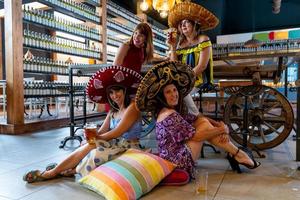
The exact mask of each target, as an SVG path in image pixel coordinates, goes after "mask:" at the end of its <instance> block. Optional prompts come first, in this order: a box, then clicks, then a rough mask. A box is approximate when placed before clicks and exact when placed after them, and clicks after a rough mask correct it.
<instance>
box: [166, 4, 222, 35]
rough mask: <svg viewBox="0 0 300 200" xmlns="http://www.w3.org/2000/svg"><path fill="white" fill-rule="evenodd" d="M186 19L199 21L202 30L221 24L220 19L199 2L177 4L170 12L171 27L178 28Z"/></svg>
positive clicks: (169, 21)
mask: <svg viewBox="0 0 300 200" xmlns="http://www.w3.org/2000/svg"><path fill="white" fill-rule="evenodd" d="M184 19H189V20H193V21H195V22H198V23H199V24H200V28H201V30H202V31H206V30H210V29H213V28H215V27H216V26H217V25H218V24H219V19H218V18H217V17H216V16H215V15H214V14H212V13H211V12H210V11H208V10H207V9H206V8H204V7H202V6H200V5H199V4H195V3H191V2H182V3H178V4H175V6H174V7H173V8H172V9H171V10H170V12H169V17H168V24H169V27H174V28H177V27H178V24H179V22H181V21H182V20H184Z"/></svg>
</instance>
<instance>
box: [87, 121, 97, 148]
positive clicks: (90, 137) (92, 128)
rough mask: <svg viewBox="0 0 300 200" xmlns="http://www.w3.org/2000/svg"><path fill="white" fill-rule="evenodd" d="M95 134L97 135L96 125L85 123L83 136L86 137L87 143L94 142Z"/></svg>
mask: <svg viewBox="0 0 300 200" xmlns="http://www.w3.org/2000/svg"><path fill="white" fill-rule="evenodd" d="M96 135H97V125H96V124H94V123H87V124H86V125H85V126H84V136H85V138H86V141H87V142H88V143H89V144H95V141H96Z"/></svg>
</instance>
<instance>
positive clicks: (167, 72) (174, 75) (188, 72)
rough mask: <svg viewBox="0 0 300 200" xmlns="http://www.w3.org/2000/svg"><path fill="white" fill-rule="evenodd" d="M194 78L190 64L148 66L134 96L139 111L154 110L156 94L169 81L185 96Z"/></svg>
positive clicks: (157, 102)
mask: <svg viewBox="0 0 300 200" xmlns="http://www.w3.org/2000/svg"><path fill="white" fill-rule="evenodd" d="M195 79H196V78H195V74H194V72H193V70H192V69H191V68H190V66H188V65H186V64H183V63H181V62H175V61H168V62H163V63H160V64H157V65H155V66H153V67H151V68H150V70H149V71H148V72H147V74H146V75H145V76H144V78H143V80H142V81H141V83H140V85H139V87H138V90H137V93H136V97H135V103H136V106H137V108H138V109H139V110H140V111H146V112H151V111H154V110H155V109H156V107H157V105H158V104H159V103H160V102H159V100H158V99H157V98H156V97H157V94H158V93H159V92H160V91H161V89H162V88H163V87H164V86H165V85H168V84H170V83H173V84H175V85H176V87H177V89H178V92H179V93H180V94H181V96H182V97H185V96H186V95H187V94H189V93H190V91H191V90H192V88H193V86H194V83H195Z"/></svg>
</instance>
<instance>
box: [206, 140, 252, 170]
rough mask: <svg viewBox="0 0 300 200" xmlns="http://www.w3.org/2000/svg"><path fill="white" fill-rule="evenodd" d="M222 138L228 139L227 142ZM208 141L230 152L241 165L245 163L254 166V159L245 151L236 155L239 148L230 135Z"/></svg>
mask: <svg viewBox="0 0 300 200" xmlns="http://www.w3.org/2000/svg"><path fill="white" fill-rule="evenodd" d="M221 137H227V140H224V138H221ZM208 141H209V142H210V143H211V144H213V145H215V146H217V147H219V148H221V149H224V150H225V151H227V152H229V153H230V154H231V155H233V156H234V158H235V159H236V160H237V161H238V162H239V163H245V164H249V165H251V166H254V163H253V161H252V159H251V158H250V157H249V156H248V155H247V154H246V153H245V152H244V151H242V150H240V151H239V153H238V154H236V153H237V152H238V148H237V146H235V145H234V144H233V143H232V142H231V141H230V139H229V136H228V135H220V136H217V137H214V138H212V139H210V140H208ZM224 141H225V142H224Z"/></svg>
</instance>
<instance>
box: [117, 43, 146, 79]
mask: <svg viewBox="0 0 300 200" xmlns="http://www.w3.org/2000/svg"><path fill="white" fill-rule="evenodd" d="M129 46H130V47H129V49H128V52H127V55H126V56H125V58H124V61H123V64H122V66H123V67H127V68H129V69H132V70H134V71H136V72H137V73H139V74H140V73H141V68H142V64H143V63H144V59H145V55H144V48H137V47H136V46H134V45H129Z"/></svg>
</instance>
